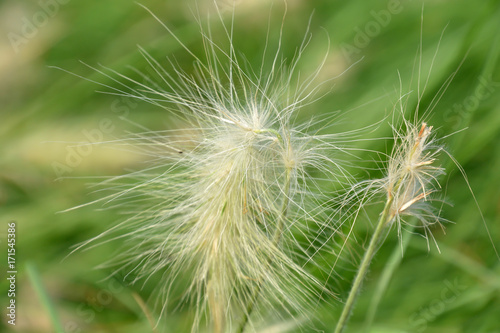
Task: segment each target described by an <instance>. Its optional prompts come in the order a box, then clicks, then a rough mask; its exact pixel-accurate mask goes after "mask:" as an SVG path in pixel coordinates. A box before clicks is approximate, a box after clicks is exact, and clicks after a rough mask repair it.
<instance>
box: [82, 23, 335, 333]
mask: <svg viewBox="0 0 500 333" xmlns="http://www.w3.org/2000/svg"><path fill="white" fill-rule="evenodd" d="M167 29H168V28H167ZM228 37H229V42H230V43H232V36H228ZM203 38H204V39H205V47H206V50H205V51H206V57H207V59H206V61H205V62H204V61H202V60H200V59H198V58H196V66H195V67H196V68H197V72H196V74H195V75H194V76H190V75H188V74H186V73H183V72H182V71H181V70H180V69H178V68H175V67H174V69H173V70H174V71H175V73H176V74H177V75H175V76H173V75H171V74H168V72H167V71H166V70H165V69H164V68H163V67H162V66H161V65H160V64H159V63H158V62H157V61H156V60H154V59H153V58H152V57H151V56H150V55H149V54H148V53H146V52H145V51H144V50H141V52H142V53H143V55H144V57H145V59H146V60H147V61H148V63H149V64H150V65H151V66H152V68H153V70H154V72H155V73H157V74H158V75H159V76H160V82H163V83H165V84H166V85H167V87H168V90H169V91H167V90H163V89H161V88H159V86H157V85H155V86H154V87H151V86H148V85H146V84H140V85H139V87H138V88H133V87H129V86H127V88H128V89H129V91H124V90H120V89H115V90H116V92H117V93H118V94H120V95H126V96H129V97H133V98H139V99H141V100H144V101H146V102H149V103H152V104H154V105H157V106H160V107H163V108H165V109H167V110H170V108H171V106H170V105H172V104H175V105H177V106H178V107H179V110H180V111H181V115H180V117H181V118H183V120H184V121H185V122H186V123H188V124H189V125H190V126H189V127H188V128H187V129H184V130H171V131H164V132H145V133H138V134H134V137H133V138H131V140H130V141H129V142H128V143H127V144H129V145H130V146H131V147H132V148H135V149H137V148H139V149H140V152H141V153H142V154H144V156H145V157H147V158H148V159H149V160H150V162H149V165H148V167H147V168H146V169H143V170H140V171H136V172H132V173H130V174H128V175H124V176H118V177H115V178H113V179H110V180H107V181H105V182H104V184H106V185H107V186H110V185H111V188H110V189H111V190H112V194H110V195H109V196H107V197H105V198H103V199H102V200H101V201H104V202H106V203H113V205H114V206H119V207H121V208H126V209H127V213H128V214H129V218H128V219H127V220H125V221H124V222H123V223H121V224H119V225H118V226H116V227H114V228H112V229H110V230H108V231H106V232H104V233H103V234H101V235H100V236H98V237H96V238H94V239H92V240H90V241H89V242H87V243H85V244H84V245H86V244H88V243H90V242H92V241H95V240H101V241H103V242H106V241H108V240H116V239H120V240H121V239H128V240H129V242H127V243H126V244H124V246H123V247H122V249H120V252H119V253H117V254H116V256H115V257H113V258H112V260H110V262H109V263H108V266H110V267H114V268H115V269H116V272H123V273H124V274H126V275H127V276H130V275H134V276H135V279H134V281H138V280H141V279H142V280H145V281H147V280H149V279H150V278H151V276H152V275H153V274H155V273H159V274H162V279H161V281H160V285H161V286H160V290H161V295H162V297H161V299H162V300H163V302H162V311H161V314H163V313H165V312H166V311H167V306H169V302H168V300H169V296H171V295H172V294H177V293H178V290H177V289H179V288H182V286H183V284H184V285H185V284H186V283H185V282H186V280H187V279H183V277H184V276H189V283H188V286H187V288H185V286H184V291H183V293H182V294H183V295H184V299H186V300H188V301H191V303H192V304H193V305H194V306H195V308H196V311H195V315H194V316H195V320H194V325H193V328H192V329H193V331H197V330H198V327H199V326H200V325H201V323H202V322H204V321H208V322H211V326H212V327H213V329H214V331H215V332H216V333H218V332H225V331H229V330H231V329H232V328H233V329H234V327H236V325H238V324H239V322H240V321H241V319H242V318H244V317H248V316H250V313H251V312H252V309H251V308H253V307H256V308H260V307H263V308H266V307H269V306H272V307H273V308H276V307H282V308H284V310H285V312H288V313H290V314H292V313H297V312H301V311H305V310H306V307H307V306H308V304H310V301H311V298H310V297H311V295H312V294H313V293H314V292H315V291H317V290H319V289H321V288H322V286H321V284H320V283H319V282H318V281H317V280H315V278H314V277H312V276H311V275H310V274H309V273H308V272H307V271H306V270H305V269H304V268H303V267H302V265H301V264H300V263H298V262H297V260H296V259H297V257H303V256H305V258H302V259H304V260H303V261H307V262H311V261H312V260H313V258H312V256H311V255H310V254H307V249H306V248H308V247H309V244H300V243H299V242H298V241H297V239H296V237H295V235H294V234H293V230H299V231H298V232H300V238H305V239H309V237H310V236H309V235H308V234H307V233H308V232H310V230H308V227H307V226H301V225H300V224H301V223H303V221H304V220H308V221H312V222H317V223H321V222H319V221H318V216H319V215H320V214H321V211H322V209H323V208H321V207H320V209H319V211H314V212H313V211H312V210H310V209H309V208H310V206H313V207H314V205H315V204H317V202H315V200H317V199H318V196H319V195H321V193H319V192H315V191H314V187H315V184H314V180H312V179H311V178H310V176H309V174H308V172H307V171H306V167H314V168H318V169H321V168H325V166H327V165H328V166H327V167H326V168H325V170H326V171H325V170H322V172H323V173H327V174H329V175H330V176H331V178H332V179H334V180H337V179H338V178H339V177H340V176H338V175H337V174H336V172H335V171H334V169H335V167H337V169H339V170H340V169H341V168H340V167H339V165H338V164H337V163H338V161H335V162H333V160H331V159H330V157H329V156H328V154H327V153H326V151H327V150H329V151H330V150H334V149H332V148H334V146H333V145H332V144H331V141H332V138H335V135H333V136H329V135H323V136H319V135H310V134H307V133H306V132H307V131H306V130H305V127H303V128H300V129H299V128H297V127H294V126H293V124H291V121H290V119H291V118H292V116H293V115H295V114H296V112H297V111H298V110H299V109H300V107H301V106H302V105H303V103H304V102H305V101H306V100H307V99H308V98H309V97H310V95H311V94H312V93H311V92H308V91H307V89H306V88H307V87H309V86H310V85H311V84H312V81H313V80H314V78H315V77H316V75H317V72H316V73H314V74H313V75H312V76H311V77H310V78H309V79H308V80H306V82H305V83H303V84H301V85H297V88H296V90H295V91H293V89H292V91H290V87H289V83H290V80H291V78H292V74H293V70H294V68H295V67H296V65H297V64H296V63H293V64H292V66H291V69H290V71H291V73H287V70H286V69H285V68H284V65H283V64H282V65H280V63H279V62H277V60H278V54H279V50H278V54H277V55H276V56H275V57H274V58H273V63H272V71H271V72H270V73H269V75H268V76H267V77H264V76H263V74H262V73H261V74H260V75H261V76H260V77H253V76H251V75H250V74H249V73H246V72H245V71H244V70H243V69H242V67H241V66H240V65H239V62H238V59H237V57H236V56H235V52H234V50H233V45H232V44H231V45H230V49H229V51H227V52H222V51H221V50H222V47H219V46H217V45H215V44H214V42H213V41H212V40H211V39H210V36H208V35H206V34H203ZM179 42H180V41H179ZM304 44H306V43H305V42H304ZM181 45H182V43H181ZM182 46H184V45H182ZM186 50H187V51H188V52H189V53H190V54H191V55H193V53H192V52H191V51H189V50H188V49H187V48H186ZM302 51H303V49H300V50H299V56H298V57H297V59H295V60H294V61H298V58H300V53H301V52H302ZM221 56H222V58H220V57H221ZM223 60H225V61H226V62H227V66H224V65H223V63H224V62H223ZM318 71H319V69H318ZM99 72H100V73H103V72H101V71H99ZM103 74H104V73H103ZM115 74H117V73H115ZM104 75H107V74H104ZM117 75H118V76H119V77H121V78H123V79H124V80H128V81H129V83H133V84H137V82H135V81H133V80H132V79H128V78H126V77H124V76H122V75H120V74H117ZM108 77H110V76H108ZM115 80H116V79H115ZM283 80H284V81H283ZM148 82H149V80H148ZM123 85H125V84H122V86H123ZM112 89H113V88H112ZM313 90H314V89H313ZM165 105H168V106H165ZM332 162H333V163H332ZM311 180H312V181H311ZM130 183H132V184H133V185H130ZM308 200H309V201H312V204H311V205H310V206H308V205H307V204H305V203H306V202H307V201H308ZM327 220H328V219H327V218H325V219H324V221H327ZM325 228H326V227H325V226H319V227H318V228H317V229H321V230H324V229H325ZM110 235H113V236H110ZM313 237H314V236H313ZM306 242H307V241H306ZM316 252H317V251H316ZM186 289H187V290H186ZM258 295H261V296H262V297H259V301H258V303H256V298H257V296H258ZM254 303H256V304H254ZM254 305H255V306H254ZM254 314H255V313H254ZM256 314H257V315H258V311H257V313H256Z"/></svg>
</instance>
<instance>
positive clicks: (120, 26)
mask: <svg viewBox="0 0 500 333" xmlns="http://www.w3.org/2000/svg"><path fill="white" fill-rule="evenodd" d="M216 1H217V2H218V5H219V6H220V7H221V9H222V10H221V12H222V16H224V18H225V19H227V20H228V21H227V22H229V20H230V16H231V6H232V3H233V0H216ZM141 3H143V4H144V5H146V6H148V7H149V8H150V9H151V10H152V11H153V12H154V13H155V14H156V15H157V16H158V17H159V18H160V19H161V20H162V21H163V22H165V23H166V24H167V25H168V26H169V27H170V28H171V29H172V31H174V33H175V34H176V35H177V36H178V37H179V38H180V39H181V40H182V41H183V43H185V44H186V46H188V47H189V48H190V49H191V50H193V52H194V53H195V54H199V55H202V54H203V45H202V39H201V37H200V33H199V27H198V23H197V18H200V17H201V20H202V21H203V22H204V23H207V21H208V23H211V21H213V22H214V26H215V28H214V30H213V31H212V33H213V35H214V38H215V39H217V40H221V41H223V40H224V34H223V30H222V29H221V28H220V25H217V24H216V23H217V21H218V18H217V17H216V15H213V13H212V16H211V18H209V19H207V18H206V15H207V13H208V12H209V11H210V8H212V6H213V4H212V1H208V0H207V1H204V0H199V1H196V2H194V1H191V2H182V1H149V0H145V1H142V2H141ZM422 3H423V2H421V1H416V0H413V1H410V0H406V1H405V0H401V1H387V0H384V1H379V0H376V1H362V0H355V1H319V0H288V1H287V7H288V10H287V14H286V18H285V23H284V35H283V54H284V56H285V57H286V58H288V59H291V58H293V55H294V52H295V50H296V49H297V47H299V45H300V43H301V41H302V38H303V37H302V36H303V35H304V33H305V31H306V29H307V27H308V22H309V19H310V17H311V14H313V13H314V14H313V15H312V18H311V23H310V31H311V33H312V35H313V38H312V40H311V42H310V43H309V45H308V47H307V49H306V51H305V53H304V55H303V59H302V61H301V62H300V63H299V68H298V70H299V71H300V72H301V73H304V75H307V74H310V73H311V72H312V71H313V70H314V69H315V68H316V67H317V66H318V64H319V63H320V62H321V61H322V59H323V57H324V56H325V55H326V54H327V57H326V62H325V65H324V67H323V69H322V71H321V73H320V75H319V77H318V79H317V83H320V82H321V81H323V80H327V79H328V78H331V77H335V76H337V75H339V74H340V73H342V72H344V71H345V70H346V69H347V68H349V66H351V65H352V64H353V63H355V62H356V61H357V60H359V59H361V58H362V60H361V61H360V62H358V63H356V64H355V65H354V66H353V67H352V68H351V69H350V70H349V71H347V72H346V73H345V74H343V75H342V76H341V77H339V78H338V79H336V80H334V81H332V82H331V84H325V85H323V86H322V90H321V91H320V93H327V94H326V95H325V96H324V97H323V98H322V99H321V100H319V101H318V102H316V103H314V104H312V105H310V106H308V107H307V108H306V109H304V110H303V113H302V117H304V118H308V117H310V116H311V115H312V114H322V113H327V112H333V111H336V110H341V111H342V112H343V113H344V114H345V115H344V116H343V117H341V119H342V121H343V123H342V126H343V129H345V130H349V129H354V128H360V127H363V126H367V125H370V124H372V123H374V122H377V121H379V120H381V119H382V118H383V117H384V116H386V115H387V114H389V113H390V112H391V110H392V109H393V106H394V104H395V103H396V102H397V99H398V96H399V83H400V81H399V77H398V72H399V73H400V75H401V80H402V83H403V86H404V90H403V91H404V92H408V91H409V90H410V89H413V90H414V92H413V94H412V95H411V96H412V97H411V99H410V103H409V108H410V109H414V107H415V100H416V96H417V83H418V82H417V78H418V76H419V75H418V73H417V72H416V70H415V67H414V66H415V61H417V64H418V61H419V59H421V60H422V67H423V70H422V73H421V75H420V78H421V81H422V82H421V84H422V85H423V83H424V82H425V81H426V80H427V79H428V83H427V89H426V91H425V93H424V95H423V98H422V104H421V109H422V110H425V109H426V108H427V107H428V106H429V105H433V103H435V102H436V101H437V100H436V99H434V100H433V98H434V97H436V96H438V99H439V103H438V104H437V106H436V107H435V108H434V109H433V111H432V113H431V117H430V118H429V119H428V121H429V123H431V124H432V125H433V126H434V127H435V128H437V129H438V133H439V134H440V135H441V136H446V135H449V134H451V133H455V132H457V131H459V132H458V133H455V134H454V135H452V136H450V137H448V138H447V139H445V144H446V147H447V150H448V151H449V152H450V153H452V154H453V155H454V156H455V158H456V159H457V160H458V162H459V163H460V164H461V165H462V166H463V168H464V170H465V172H466V174H467V176H468V179H469V181H470V184H471V187H472V189H473V190H474V193H475V195H476V197H477V201H478V203H479V205H480V207H481V209H482V212H483V214H484V219H485V221H486V223H487V225H488V228H489V230H490V232H491V237H492V239H493V242H494V243H495V245H496V246H497V248H500V217H499V216H500V172H499V171H500V93H499V91H500V60H499V54H500V34H499V31H500V2H498V1H478V2H471V1H465V0H453V1H452V0H441V1H426V2H425V8H424V15H423V17H424V19H423V24H422V20H421V13H422ZM234 4H235V18H234V40H235V47H236V48H237V50H238V52H241V53H242V54H244V55H245V57H246V58H247V59H248V62H249V64H250V65H251V66H254V68H258V65H259V63H260V61H261V58H262V51H263V49H264V46H265V39H266V33H267V31H268V19H269V17H270V18H271V27H270V28H269V31H270V33H269V34H270V37H269V38H270V39H269V40H270V42H269V44H270V45H271V46H272V47H275V46H276V45H277V42H278V37H279V26H280V24H281V19H282V17H283V12H284V5H283V2H282V1H276V2H275V3H274V4H273V6H272V8H271V3H270V2H269V1H266V0H239V1H238V0H234ZM387 13H389V15H387ZM0 19H1V21H0V29H1V32H2V34H1V38H0V103H1V106H2V107H1V111H0V117H1V118H0V143H1V144H0V149H1V151H0V152H1V153H0V217H1V226H2V227H1V230H0V247H1V253H2V254H1V255H0V260H1V263H0V267H1V271H0V276H1V277H2V279H1V281H0V290H1V293H0V305H1V310H0V312H1V313H2V319H1V322H0V331H5V330H7V331H9V330H10V331H15V332H54V331H55V328H54V326H53V325H54V320H53V319H51V317H50V315H49V310H50V306H47V304H46V303H47V302H46V301H45V302H44V301H42V300H40V294H43V293H46V295H47V296H48V299H50V302H51V303H52V307H53V310H55V312H56V313H57V317H59V321H60V322H61V326H62V327H63V330H64V332H151V331H152V330H151V328H150V326H149V324H148V321H147V319H146V318H145V315H144V311H142V310H141V307H140V303H141V301H139V302H138V301H137V299H138V295H140V297H139V299H142V300H147V299H148V297H149V295H150V294H151V293H153V289H152V287H151V286H150V285H146V286H145V287H144V288H142V285H135V286H128V285H126V284H125V283H124V282H122V281H121V280H119V279H116V280H106V279H105V278H106V276H107V275H108V274H109V272H106V271H105V270H95V269H94V267H95V266H96V265H98V264H99V263H101V262H102V261H103V260H105V259H106V258H107V256H108V255H109V253H111V252H112V250H113V249H114V248H115V247H114V246H116V245H118V244H110V245H106V246H103V247H99V248H96V249H92V250H89V251H84V252H78V253H76V254H73V255H71V256H69V257H68V258H66V259H64V258H65V257H66V256H67V255H68V254H69V252H70V251H71V247H72V246H74V245H75V244H77V243H79V242H82V241H84V240H87V239H89V238H91V237H92V236H95V235H97V234H99V233H100V232H102V231H104V230H106V229H107V228H109V227H110V226H111V225H113V224H114V223H116V222H117V221H120V218H121V217H120V211H119V210H105V211H99V210H98V208H99V207H87V208H83V209H80V210H76V211H72V212H67V213H58V212H60V211H63V210H65V209H68V208H71V207H73V206H76V205H79V204H82V203H86V202H89V201H92V200H95V199H97V198H99V197H100V194H99V193H98V192H93V189H92V188H90V187H89V186H88V184H89V182H92V181H94V180H95V177H96V176H109V175H118V174H121V173H123V172H124V170H126V169H134V168H137V167H140V166H141V161H140V160H138V159H137V157H136V156H135V155H133V154H129V153H127V152H125V151H120V150H116V149H109V148H110V147H103V146H91V148H89V147H86V148H87V150H77V148H76V146H75V143H78V142H89V141H102V140H111V139H114V138H120V137H124V136H125V135H127V132H134V131H137V130H138V128H137V126H136V125H134V124H133V123H137V124H140V125H141V126H144V127H147V128H149V129H152V130H162V129H166V128H172V126H173V125H172V121H171V119H170V118H169V115H168V112H166V111H165V110H162V109H160V108H158V107H154V106H152V105H149V104H146V103H144V102H139V101H134V100H130V99H125V98H119V97H116V96H112V95H109V94H108V95H106V94H99V93H97V92H96V90H106V89H103V88H102V87H99V86H98V85H97V84H95V83H92V82H89V81H86V80H84V79H82V78H78V77H75V76H73V75H70V74H68V73H65V72H63V71H60V70H57V69H54V68H51V67H49V66H56V67H60V68H63V69H65V70H67V71H69V72H72V73H76V74H77V75H81V76H83V77H85V78H88V79H90V80H97V81H99V82H103V83H105V84H110V85H113V82H112V81H111V80H109V79H106V78H104V77H103V76H102V75H99V74H98V73H96V72H95V71H94V70H92V69H91V68H88V67H86V66H85V65H83V64H82V63H80V61H82V62H84V63H87V64H89V65H90V66H96V67H97V66H99V64H102V65H104V66H106V67H110V68H112V69H114V70H117V71H118V72H120V73H125V74H126V75H130V76H132V77H137V76H134V75H136V74H134V71H133V70H132V69H130V68H129V67H128V66H133V67H135V68H137V69H139V70H140V71H143V72H147V70H148V67H147V63H146V62H145V61H144V59H143V58H142V57H141V55H140V54H139V52H138V48H137V45H140V46H142V47H144V48H145V49H147V50H148V51H149V52H150V53H151V54H152V55H153V56H154V57H155V58H157V59H158V60H159V61H160V62H162V63H164V64H165V65H166V66H167V67H168V64H167V62H166V58H165V57H166V56H168V57H171V58H172V57H175V59H176V61H177V62H178V65H179V66H180V67H181V68H183V69H184V70H185V71H187V72H190V71H192V67H193V66H192V63H193V59H192V58H191V57H189V56H188V55H187V53H186V52H185V51H183V50H182V49H181V48H180V46H179V44H178V43H177V42H176V41H175V39H174V38H172V36H171V35H169V33H168V32H167V31H166V30H165V29H164V28H163V27H162V26H161V25H160V24H159V23H158V22H157V21H155V19H154V18H153V17H152V16H151V15H150V14H149V13H148V12H146V11H145V10H144V9H143V8H141V7H140V6H138V5H137V4H135V3H134V1H131V0H119V1H118V0H105V1H103V0H99V1H97V0H85V1H83V0H64V1H63V0H53V1H49V0H41V1H40V2H38V1H28V0H24V1H22V0H21V1H20V0H10V1H9V0H4V1H0ZM217 27H218V28H217ZM421 30H422V32H421ZM442 33H443V36H442V38H441V34H442ZM420 36H421V37H422V41H423V44H422V45H423V47H422V57H421V58H420V57H419V55H418V53H417V49H418V46H419V43H420V42H419V40H420ZM328 42H330V46H328ZM436 51H438V52H437V56H436V58H435V61H434V62H433V58H434V55H435V53H436ZM466 54H467V56H466ZM432 62H433V63H434V65H433V67H432V71H431V72H430V74H429V69H430V66H431V63H432ZM462 62H463V64H462V65H461V67H460V69H459V71H458V73H457V74H456V76H455V77H454V79H453V80H452V81H451V83H450V84H449V86H448V83H447V82H448V81H447V80H448V79H449V77H450V75H452V74H453V72H454V71H455V70H457V68H458V67H459V66H460V64H461V63H462ZM412 78H413V80H412ZM114 86H117V85H116V84H114ZM443 86H447V90H446V92H445V93H444V94H441V93H440V88H441V87H443ZM410 87H411V88H410ZM330 90H331V91H330ZM108 91H109V89H108ZM441 95H442V98H441ZM412 103H413V104H412ZM123 117H125V118H126V119H127V121H125V120H123V119H122V118H123ZM463 129H466V130H463ZM460 130H463V131H460ZM371 135H372V136H377V137H384V136H390V135H391V132H390V127H389V126H388V125H387V121H385V122H383V123H382V124H381V126H380V129H379V130H378V131H377V132H375V133H373V134H371ZM356 145H357V146H359V147H362V148H367V149H374V150H380V151H386V149H387V145H388V144H387V143H386V142H385V141H381V140H376V141H368V142H360V143H357V144H356ZM80 148H81V147H80ZM81 149H83V148H81ZM362 157H363V158H367V159H368V158H373V156H371V155H369V154H367V155H366V156H362ZM444 163H445V165H446V167H447V172H448V175H447V176H446V178H445V181H444V182H443V183H446V186H445V189H446V191H445V192H446V193H445V194H446V199H447V201H449V202H450V203H451V204H452V205H453V207H451V206H445V207H443V210H442V213H441V215H442V216H443V217H444V218H446V219H448V220H450V221H453V222H454V224H451V223H448V224H446V235H444V234H443V232H442V231H441V230H440V229H439V228H437V229H436V230H434V231H435V232H434V234H435V237H436V240H437V242H438V244H439V247H440V249H441V253H439V252H438V250H437V249H436V247H435V246H434V245H433V244H431V247H430V250H428V249H427V242H426V240H425V239H423V238H421V237H413V238H411V241H410V243H409V245H408V248H407V249H406V251H405V255H404V258H402V259H401V256H400V254H399V253H398V252H397V249H398V240H397V237H396V235H395V233H391V235H390V236H389V237H388V239H387V241H386V242H385V244H384V245H383V246H382V248H381V249H380V252H379V253H378V254H377V256H376V259H375V261H374V263H373V267H372V270H371V274H370V275H369V278H368V280H367V282H366V283H365V286H364V290H363V292H362V294H361V297H360V299H359V303H358V305H357V307H356V309H355V314H354V316H353V317H352V318H351V323H350V326H349V329H348V332H361V331H362V329H363V328H364V327H365V324H366V321H367V318H368V317H370V316H374V319H373V325H372V327H371V329H370V330H369V331H370V332H429V333H431V332H446V333H448V332H449V333H452V332H471V333H473V332H474V333H476V332H489V333H499V332H500V319H499V315H500V265H499V259H498V258H497V257H496V256H495V252H494V250H493V246H492V244H491V241H490V239H489V238H488V235H487V232H486V229H485V226H484V224H483V222H482V220H481V214H480V212H479V211H478V209H477V207H476V204H475V202H474V199H473V197H472V195H471V193H470V191H469V188H468V186H467V183H466V181H465V180H464V177H463V176H462V174H461V173H460V172H459V170H458V168H457V167H456V166H455V165H454V164H453V163H451V162H450V161H447V160H445V162H444ZM373 165H375V162H374V163H373ZM375 174H376V173H375ZM59 176H63V178H64V179H62V180H61V179H58V178H59ZM360 176H362V177H366V175H363V174H360ZM373 216H375V217H376V213H375V214H374V215H373ZM10 221H16V222H17V269H18V275H17V298H16V299H17V306H18V307H17V311H18V312H17V315H18V316H17V325H16V326H15V327H11V326H10V325H7V324H6V318H7V317H6V316H5V313H6V308H5V306H6V305H7V302H8V298H7V289H8V283H7V281H6V279H5V278H4V275H5V273H6V270H7V269H6V261H7V258H6V257H7V256H6V253H7V248H6V239H7V235H6V234H7V223H8V222H10ZM367 225H368V224H367V223H366V222H360V223H358V225H357V227H356V229H355V234H356V238H357V240H358V242H359V244H360V245H359V246H358V251H360V250H361V247H362V245H363V244H364V242H365V241H366V239H367V237H368V233H369V230H370V229H369V228H368V227H367ZM63 259H64V260H63ZM399 261H400V263H399ZM28 263H30V264H31V266H28ZM397 266H398V267H397ZM28 267H31V268H30V269H28ZM353 267H354V265H352V267H351V266H348V267H344V268H342V267H340V268H339V274H340V275H341V276H343V277H344V280H342V279H341V280H339V281H337V282H335V283H334V288H335V289H336V290H337V291H339V292H340V296H341V297H345V296H346V293H347V290H348V286H349V283H350V280H351V278H352V275H353ZM391 267H392V268H395V272H394V275H393V276H392V278H391V279H390V281H389V280H388V281H389V282H388V287H387V291H386V292H385V293H384V295H383V297H382V298H381V299H380V304H379V306H378V310H377V312H376V313H375V314H374V313H371V312H370V309H373V304H372V303H371V302H373V299H374V297H376V292H377V290H381V289H380V288H381V287H380V285H379V283H380V281H383V279H381V278H382V277H383V276H384V274H387V270H388V269H390V268H391ZM29 271H30V272H31V274H28V272H29ZM384 272H386V273H384ZM37 284H38V287H37ZM450 285H452V286H454V287H450ZM449 290H452V292H453V294H450V293H449V292H448V291H449ZM330 303H331V304H330V305H320V306H319V307H318V309H317V313H318V320H317V321H316V323H314V326H315V327H316V328H317V329H319V331H320V332H322V331H325V332H331V331H333V328H334V324H335V321H336V319H337V318H338V316H339V313H340V310H341V306H340V303H339V302H337V301H334V300H331V302H330ZM148 304H149V303H148ZM152 315H153V316H155V315H156V313H155V312H154V311H153V313H152ZM189 318H191V317H190V314H189V311H188V310H187V309H183V310H181V311H178V312H175V313H169V314H168V315H167V316H166V318H165V320H164V322H163V323H162V325H160V326H162V327H160V329H164V330H165V331H166V332H185V331H188V330H189V327H190V323H189V320H190V319H189ZM303 330H304V331H309V326H306V327H305V328H303ZM291 331H293V329H292V330H291ZM311 331H313V330H312V329H311ZM267 332H280V330H279V325H278V326H274V327H269V328H268V331H267Z"/></svg>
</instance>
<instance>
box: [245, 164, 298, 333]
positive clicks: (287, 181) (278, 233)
mask: <svg viewBox="0 0 500 333" xmlns="http://www.w3.org/2000/svg"><path fill="white" fill-rule="evenodd" d="M291 171H292V170H291V169H290V168H287V170H286V176H285V177H286V179H285V187H284V198H283V205H282V207H281V213H280V216H279V218H278V222H277V225H276V230H275V232H274V235H273V243H274V245H275V246H279V243H280V241H281V237H282V235H283V229H284V227H285V220H286V216H287V214H288V205H289V203H290V197H289V195H290V178H291V173H292V172H291ZM263 283H264V281H260V282H259V284H258V285H257V287H256V288H255V289H254V290H253V293H252V297H251V298H250V302H248V304H247V308H246V311H245V313H244V317H243V321H242V322H241V324H240V327H239V328H238V330H237V331H236V332H237V333H243V332H244V331H245V328H246V326H247V324H248V320H249V319H250V315H251V314H252V312H253V309H254V307H255V303H257V300H258V298H259V296H260V292H261V290H262V284H263Z"/></svg>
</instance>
